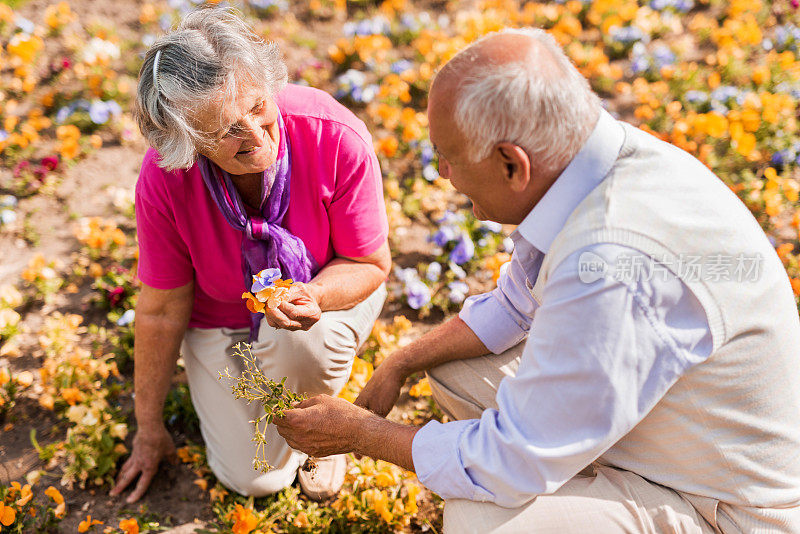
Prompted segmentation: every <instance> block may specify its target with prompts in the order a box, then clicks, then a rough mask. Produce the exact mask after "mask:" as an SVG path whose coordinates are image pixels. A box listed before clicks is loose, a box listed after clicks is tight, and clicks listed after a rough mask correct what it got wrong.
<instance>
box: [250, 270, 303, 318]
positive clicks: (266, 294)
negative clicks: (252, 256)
mask: <svg viewBox="0 0 800 534" xmlns="http://www.w3.org/2000/svg"><path fill="white" fill-rule="evenodd" d="M291 285H292V280H291V279H288V280H281V271H280V269H264V270H262V271H261V272H259V273H258V274H255V275H253V285H252V286H251V287H250V292H247V293H242V298H243V299H246V300H247V309H248V310H250V311H251V312H252V313H259V312H261V313H263V312H264V308H265V307H266V308H269V309H270V310H274V309H275V308H277V307H278V306H280V305H281V304H282V303H283V302H284V300H285V299H286V297H287V296H288V293H289V287H290V286H291Z"/></svg>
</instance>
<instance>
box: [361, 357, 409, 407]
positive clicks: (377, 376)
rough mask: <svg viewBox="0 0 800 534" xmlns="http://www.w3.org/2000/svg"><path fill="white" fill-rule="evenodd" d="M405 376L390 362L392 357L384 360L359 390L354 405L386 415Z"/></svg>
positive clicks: (403, 382) (393, 403)
mask: <svg viewBox="0 0 800 534" xmlns="http://www.w3.org/2000/svg"><path fill="white" fill-rule="evenodd" d="M406 378H407V376H406V374H405V372H404V371H403V370H402V369H401V368H400V366H399V365H397V364H394V363H393V362H392V358H388V359H386V360H384V362H383V363H382V364H381V365H379V366H378V368H377V369H375V373H374V374H373V375H372V378H370V379H369V382H367V385H366V386H364V389H362V390H361V393H360V394H359V395H358V398H357V399H356V400H355V405H356V406H361V407H362V408H366V409H367V410H371V411H373V412H375V413H376V414H378V415H380V416H381V417H386V415H387V414H388V413H389V412H390V411H392V407H393V406H394V405H395V403H396V402H397V398H398V397H399V396H400V390H401V389H402V388H403V384H405V382H406Z"/></svg>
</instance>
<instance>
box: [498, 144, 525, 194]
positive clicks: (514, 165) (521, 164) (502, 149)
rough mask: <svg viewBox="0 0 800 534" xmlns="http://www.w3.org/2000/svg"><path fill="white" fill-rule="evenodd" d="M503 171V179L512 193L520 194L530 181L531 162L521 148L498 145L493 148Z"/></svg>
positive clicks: (511, 145)
mask: <svg viewBox="0 0 800 534" xmlns="http://www.w3.org/2000/svg"><path fill="white" fill-rule="evenodd" d="M495 150H497V153H498V155H499V159H500V164H501V165H502V169H503V178H504V179H505V180H506V181H507V183H508V185H509V187H511V189H512V190H513V191H516V192H522V191H524V190H525V189H526V188H527V187H528V184H529V183H530V181H531V160H530V158H529V157H528V154H527V153H526V152H525V151H524V150H523V149H522V147H520V146H518V145H515V144H512V143H506V142H502V143H498V144H497V146H496V147H495Z"/></svg>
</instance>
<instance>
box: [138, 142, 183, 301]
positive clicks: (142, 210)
mask: <svg viewBox="0 0 800 534" xmlns="http://www.w3.org/2000/svg"><path fill="white" fill-rule="evenodd" d="M154 154H155V153H154V152H153V151H152V150H151V151H149V152H148V153H147V155H146V156H145V158H144V162H143V163H142V170H141V172H140V173H139V181H138V182H137V183H136V235H137V238H138V241H139V267H138V275H139V279H140V280H141V281H142V282H144V283H145V284H147V285H149V286H151V287H155V288H156V289H174V288H176V287H180V286H183V285H186V284H188V283H189V282H191V281H192V279H193V278H194V269H193V267H192V262H191V256H190V255H189V250H188V248H187V247H186V243H185V241H184V240H183V238H182V237H181V235H180V233H179V232H178V228H177V225H176V224H175V217H174V214H173V213H172V210H171V209H170V205H169V198H168V194H167V188H166V187H165V183H164V181H165V179H169V178H172V177H168V176H165V173H164V171H163V170H161V168H159V167H158V165H156V163H155V161H154V159H155V156H154ZM176 179H177V177H176Z"/></svg>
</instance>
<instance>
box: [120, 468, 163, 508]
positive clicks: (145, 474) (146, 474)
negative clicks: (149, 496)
mask: <svg viewBox="0 0 800 534" xmlns="http://www.w3.org/2000/svg"><path fill="white" fill-rule="evenodd" d="M155 474H156V469H146V470H142V474H141V475H140V476H139V482H137V483H136V489H135V490H134V491H133V493H131V494H130V495H128V498H127V499H126V502H128V503H134V502H136V501H138V500H139V499H141V498H142V495H144V492H145V491H147V488H148V487H149V486H150V482H151V481H152V480H153V477H154V476H155Z"/></svg>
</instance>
